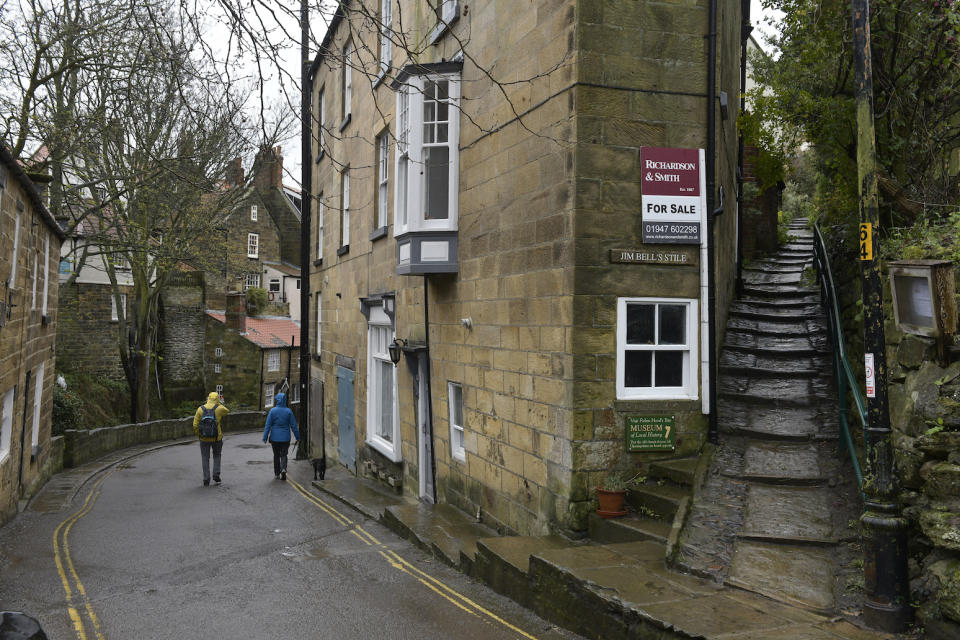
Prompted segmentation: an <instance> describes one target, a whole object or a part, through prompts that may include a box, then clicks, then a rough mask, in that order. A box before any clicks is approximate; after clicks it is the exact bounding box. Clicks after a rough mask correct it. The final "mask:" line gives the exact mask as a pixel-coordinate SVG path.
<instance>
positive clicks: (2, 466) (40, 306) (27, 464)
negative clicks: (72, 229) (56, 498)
mask: <svg viewBox="0 0 960 640" xmlns="http://www.w3.org/2000/svg"><path fill="white" fill-rule="evenodd" d="M64 239H65V235H64V233H63V231H62V230H61V229H60V226H59V225H58V224H57V221H56V220H54V218H53V216H52V215H50V212H49V211H48V210H47V208H46V206H45V204H44V201H43V196H42V195H41V193H40V191H39V190H38V188H37V186H36V184H35V183H34V181H33V180H31V178H30V177H29V176H28V175H27V173H26V172H25V171H24V170H23V167H22V166H21V165H20V163H19V162H17V160H16V158H14V157H13V155H12V154H11V153H10V151H9V150H8V149H7V147H6V146H4V145H3V144H2V143H0V525H2V524H3V523H5V522H7V521H8V520H9V519H10V518H12V517H13V516H14V515H15V514H16V512H17V503H18V501H19V500H20V499H22V498H25V497H29V496H30V495H31V494H33V493H34V492H35V491H37V490H38V489H39V488H40V487H41V486H42V485H43V483H44V482H45V481H46V479H47V478H48V477H49V475H50V469H49V467H48V462H49V461H50V456H51V447H50V437H51V430H52V424H51V421H52V416H53V385H54V366H55V356H54V344H55V339H56V330H57V263H58V260H57V256H59V255H60V243H61V242H63V241H64Z"/></svg>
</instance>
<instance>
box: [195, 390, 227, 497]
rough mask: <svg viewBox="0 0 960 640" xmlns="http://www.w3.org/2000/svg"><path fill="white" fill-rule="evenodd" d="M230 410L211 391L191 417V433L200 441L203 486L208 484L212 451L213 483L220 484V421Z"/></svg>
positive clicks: (221, 445) (221, 441) (221, 437)
mask: <svg viewBox="0 0 960 640" xmlns="http://www.w3.org/2000/svg"><path fill="white" fill-rule="evenodd" d="M229 412H230V409H227V407H226V405H224V404H222V403H221V402H220V394H218V393H217V392H216V391H211V392H210V395H208V396H207V401H206V402H205V403H204V404H202V405H200V406H199V407H197V412H196V414H194V416H193V432H194V433H195V434H197V437H198V438H199V439H200V457H201V458H202V460H203V486H205V487H206V486H209V484H210V452H211V451H213V481H214V482H216V483H217V484H220V453H221V452H222V451H223V430H222V429H221V428H220V421H221V420H223V416H225V415H226V414H228V413H229Z"/></svg>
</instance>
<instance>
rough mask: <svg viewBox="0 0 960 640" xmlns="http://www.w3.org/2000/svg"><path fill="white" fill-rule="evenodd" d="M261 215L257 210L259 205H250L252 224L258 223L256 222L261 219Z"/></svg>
mask: <svg viewBox="0 0 960 640" xmlns="http://www.w3.org/2000/svg"><path fill="white" fill-rule="evenodd" d="M259 214H260V212H259V210H258V209H257V205H255V204H252V205H250V221H251V222H256V221H257V218H258V217H259Z"/></svg>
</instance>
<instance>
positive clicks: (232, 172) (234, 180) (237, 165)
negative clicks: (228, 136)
mask: <svg viewBox="0 0 960 640" xmlns="http://www.w3.org/2000/svg"><path fill="white" fill-rule="evenodd" d="M227 184H228V185H230V186H231V187H239V186H240V185H242V184H243V163H242V161H241V160H240V158H234V159H233V160H231V161H230V164H229V165H227Z"/></svg>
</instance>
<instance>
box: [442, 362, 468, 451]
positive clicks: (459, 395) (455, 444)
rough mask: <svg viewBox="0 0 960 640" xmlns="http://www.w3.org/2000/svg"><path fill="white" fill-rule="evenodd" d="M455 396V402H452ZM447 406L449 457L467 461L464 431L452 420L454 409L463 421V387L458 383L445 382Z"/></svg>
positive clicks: (460, 425)
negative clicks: (456, 409) (458, 411)
mask: <svg viewBox="0 0 960 640" xmlns="http://www.w3.org/2000/svg"><path fill="white" fill-rule="evenodd" d="M455 395H456V399H457V402H454V396H455ZM447 406H448V409H449V417H450V455H451V456H452V457H453V459H454V460H459V461H460V462H466V461H467V453H466V449H465V448H464V435H465V433H464V429H463V425H462V424H457V422H456V420H455V419H454V409H455V408H458V407H459V409H460V421H461V422H465V420H464V419H463V385H462V384H460V383H458V382H449V381H448V382H447Z"/></svg>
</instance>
